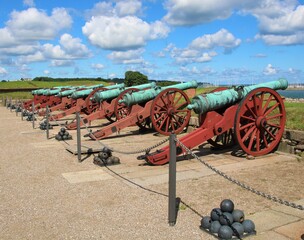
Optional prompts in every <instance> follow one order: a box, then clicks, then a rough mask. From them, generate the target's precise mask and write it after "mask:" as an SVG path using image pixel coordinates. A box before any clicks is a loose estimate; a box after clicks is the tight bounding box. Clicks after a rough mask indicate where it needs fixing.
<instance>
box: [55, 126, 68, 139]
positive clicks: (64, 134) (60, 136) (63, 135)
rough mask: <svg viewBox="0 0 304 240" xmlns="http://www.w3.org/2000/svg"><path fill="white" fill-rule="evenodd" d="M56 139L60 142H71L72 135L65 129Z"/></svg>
mask: <svg viewBox="0 0 304 240" xmlns="http://www.w3.org/2000/svg"><path fill="white" fill-rule="evenodd" d="M55 139H56V140H58V141H63V140H71V139H72V135H70V134H69V133H68V131H67V130H66V129H65V128H61V129H60V131H59V132H58V134H57V135H56V136H55Z"/></svg>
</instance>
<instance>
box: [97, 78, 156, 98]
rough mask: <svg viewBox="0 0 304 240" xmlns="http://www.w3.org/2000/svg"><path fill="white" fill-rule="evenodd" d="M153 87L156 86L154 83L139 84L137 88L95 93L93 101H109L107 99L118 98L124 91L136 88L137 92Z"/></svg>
mask: <svg viewBox="0 0 304 240" xmlns="http://www.w3.org/2000/svg"><path fill="white" fill-rule="evenodd" d="M155 86H156V84H155V83H154V82H152V83H146V84H141V85H137V86H131V87H127V88H116V89H112V90H109V91H100V92H96V93H95V94H94V96H93V100H94V101H96V102H102V101H104V100H109V99H113V98H116V97H118V95H119V94H120V93H121V92H122V91H124V90H126V89H130V88H137V89H139V90H143V89H145V88H153V87H155Z"/></svg>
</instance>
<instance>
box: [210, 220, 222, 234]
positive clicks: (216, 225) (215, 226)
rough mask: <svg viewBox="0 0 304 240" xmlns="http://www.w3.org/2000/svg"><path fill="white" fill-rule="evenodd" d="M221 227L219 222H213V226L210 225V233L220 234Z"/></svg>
mask: <svg viewBox="0 0 304 240" xmlns="http://www.w3.org/2000/svg"><path fill="white" fill-rule="evenodd" d="M221 226H222V225H221V224H220V222H219V221H212V222H211V225H210V232H212V233H218V231H219V229H220V227H221Z"/></svg>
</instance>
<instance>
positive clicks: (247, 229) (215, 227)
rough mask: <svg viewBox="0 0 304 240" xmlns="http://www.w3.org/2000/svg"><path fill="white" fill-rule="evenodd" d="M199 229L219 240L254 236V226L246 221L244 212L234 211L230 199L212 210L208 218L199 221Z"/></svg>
mask: <svg viewBox="0 0 304 240" xmlns="http://www.w3.org/2000/svg"><path fill="white" fill-rule="evenodd" d="M200 228H201V229H203V230H205V231H207V232H209V233H211V234H214V235H215V236H216V234H217V236H218V238H220V239H232V238H233V237H235V238H238V239H241V238H242V237H244V236H246V235H251V234H255V233H256V231H255V224H254V223H253V221H251V220H249V219H246V220H245V215H244V212H243V211H241V210H238V209H234V203H233V202H232V201H231V200H230V199H225V200H223V201H222V202H221V204H220V208H214V209H212V211H211V213H210V216H205V217H203V218H202V220H201V226H200Z"/></svg>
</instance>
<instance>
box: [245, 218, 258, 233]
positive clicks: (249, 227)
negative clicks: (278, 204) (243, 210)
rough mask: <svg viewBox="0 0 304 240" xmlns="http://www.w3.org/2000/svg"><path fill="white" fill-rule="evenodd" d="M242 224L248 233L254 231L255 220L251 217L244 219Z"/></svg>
mask: <svg viewBox="0 0 304 240" xmlns="http://www.w3.org/2000/svg"><path fill="white" fill-rule="evenodd" d="M242 225H243V227H244V231H245V232H246V233H252V232H253V231H254V230H255V225H254V222H253V221H251V220H249V219H246V220H244V221H243V222H242Z"/></svg>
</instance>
